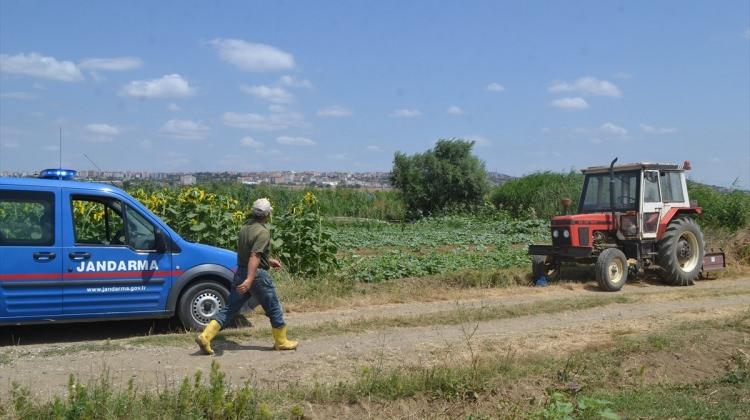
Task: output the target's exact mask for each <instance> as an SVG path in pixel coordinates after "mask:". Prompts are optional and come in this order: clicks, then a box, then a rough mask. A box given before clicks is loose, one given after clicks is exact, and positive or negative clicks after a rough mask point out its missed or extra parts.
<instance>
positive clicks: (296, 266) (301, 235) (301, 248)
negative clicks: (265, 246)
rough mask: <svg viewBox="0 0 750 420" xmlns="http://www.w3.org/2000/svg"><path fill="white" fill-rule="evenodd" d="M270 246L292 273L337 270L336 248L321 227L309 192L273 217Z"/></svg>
mask: <svg viewBox="0 0 750 420" xmlns="http://www.w3.org/2000/svg"><path fill="white" fill-rule="evenodd" d="M271 229H272V231H273V232H274V235H273V236H274V238H273V242H272V244H273V247H274V250H275V254H276V255H278V256H279V258H280V259H281V261H282V262H283V263H284V265H285V266H286V268H287V270H289V272H291V273H292V274H306V275H315V276H317V275H320V274H323V273H326V272H329V271H331V270H334V269H336V268H338V267H339V265H338V261H337V259H336V252H337V251H338V247H337V246H336V244H335V243H334V242H333V239H331V233H330V232H328V231H327V230H326V229H324V228H323V220H322V218H321V217H320V207H319V206H318V201H317V199H316V198H315V195H313V193H310V192H308V193H307V194H305V197H304V198H303V199H302V200H301V201H300V202H299V203H297V204H295V205H294V206H292V208H291V209H290V210H289V211H288V212H287V213H285V214H283V215H281V216H276V217H274V220H273V226H272V228H271Z"/></svg>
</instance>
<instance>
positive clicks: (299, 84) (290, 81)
mask: <svg viewBox="0 0 750 420" xmlns="http://www.w3.org/2000/svg"><path fill="white" fill-rule="evenodd" d="M279 83H280V84H281V85H284V86H289V87H293V88H307V89H312V88H313V85H312V83H310V81H309V80H307V79H297V78H296V77H294V76H289V75H284V76H281V77H280V78H279Z"/></svg>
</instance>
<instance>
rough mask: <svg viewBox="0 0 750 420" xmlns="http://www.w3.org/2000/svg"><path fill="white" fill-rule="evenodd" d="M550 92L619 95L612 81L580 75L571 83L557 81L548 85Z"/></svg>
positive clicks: (618, 89) (620, 94)
mask: <svg viewBox="0 0 750 420" xmlns="http://www.w3.org/2000/svg"><path fill="white" fill-rule="evenodd" d="M549 91H550V92H578V93H582V94H584V95H596V96H612V97H616V98H617V97H620V96H622V92H620V88H618V87H617V86H615V84H613V83H612V82H608V81H606V80H599V79H596V78H593V77H588V76H587V77H581V78H580V79H578V80H576V81H575V82H573V83H566V82H558V83H555V84H553V85H552V86H550V87H549Z"/></svg>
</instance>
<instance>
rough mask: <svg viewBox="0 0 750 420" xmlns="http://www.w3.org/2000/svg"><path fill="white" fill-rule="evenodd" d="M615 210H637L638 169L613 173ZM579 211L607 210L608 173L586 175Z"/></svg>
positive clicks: (608, 206) (608, 205)
mask: <svg viewBox="0 0 750 420" xmlns="http://www.w3.org/2000/svg"><path fill="white" fill-rule="evenodd" d="M614 185H615V210H618V211H628V210H638V196H639V193H640V191H639V190H640V188H639V185H640V171H629V172H616V173H615V184H614ZM581 197H582V200H581V205H580V208H579V213H594V212H600V211H609V210H610V204H609V174H590V175H586V181H585V182H584V184H583V194H582V195H581Z"/></svg>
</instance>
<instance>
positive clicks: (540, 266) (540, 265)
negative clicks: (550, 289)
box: [531, 255, 560, 282]
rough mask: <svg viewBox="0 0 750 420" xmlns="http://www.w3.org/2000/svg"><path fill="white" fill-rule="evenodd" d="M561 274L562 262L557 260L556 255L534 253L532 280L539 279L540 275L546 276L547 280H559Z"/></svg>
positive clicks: (532, 258)
mask: <svg viewBox="0 0 750 420" xmlns="http://www.w3.org/2000/svg"><path fill="white" fill-rule="evenodd" d="M559 275H560V262H559V261H555V259H554V257H549V256H545V255H533V256H532V257H531V276H532V277H533V278H532V281H534V282H535V281H537V280H538V279H539V278H540V277H546V278H547V281H554V280H557V277H558V276H559Z"/></svg>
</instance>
